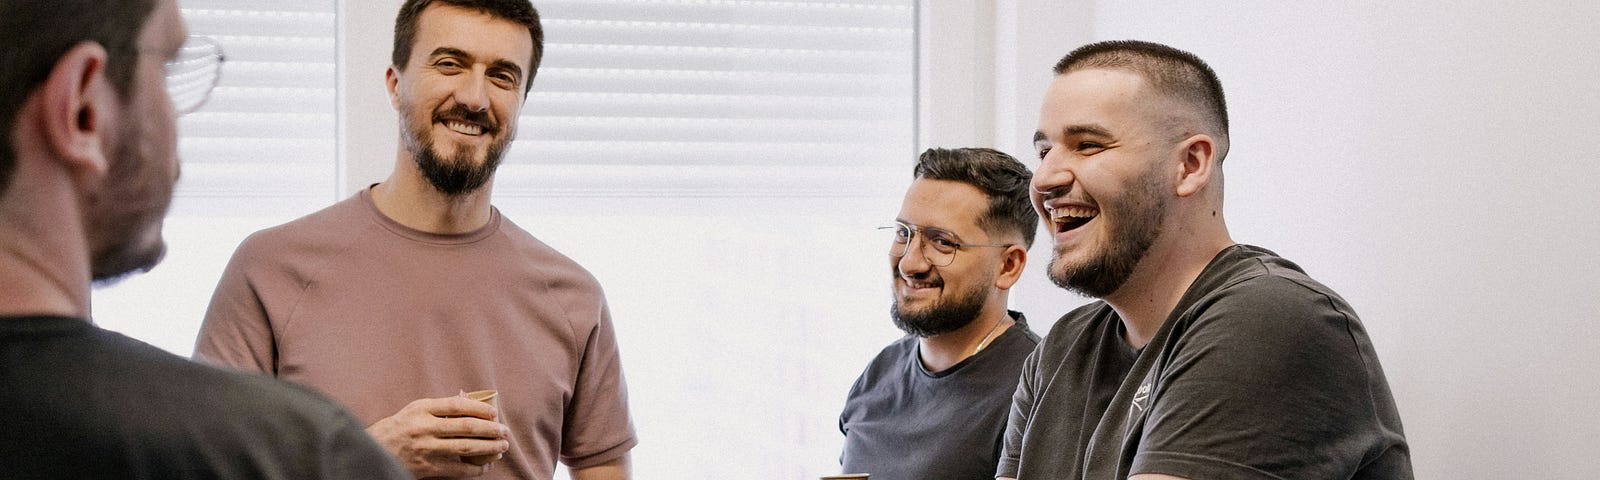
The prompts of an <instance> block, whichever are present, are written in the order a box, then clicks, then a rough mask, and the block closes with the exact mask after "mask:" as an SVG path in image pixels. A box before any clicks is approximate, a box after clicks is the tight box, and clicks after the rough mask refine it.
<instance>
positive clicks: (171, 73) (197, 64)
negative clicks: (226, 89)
mask: <svg viewBox="0 0 1600 480" xmlns="http://www.w3.org/2000/svg"><path fill="white" fill-rule="evenodd" d="M223 60H225V57H224V56H223V55H222V46H221V45H218V44H217V42H216V41H214V40H212V39H211V38H210V37H205V36H201V35H190V36H189V38H187V39H185V40H184V42H183V48H181V49H179V50H178V56H177V57H176V58H173V59H172V61H170V62H167V64H166V68H167V73H166V78H167V95H168V96H170V97H172V108H173V110H174V111H176V112H177V113H178V115H184V114H188V113H193V112H194V111H195V110H199V109H200V106H202V105H205V103H206V99H208V98H211V91H212V90H214V89H215V88H216V87H217V82H219V81H221V79H222V62H223Z"/></svg>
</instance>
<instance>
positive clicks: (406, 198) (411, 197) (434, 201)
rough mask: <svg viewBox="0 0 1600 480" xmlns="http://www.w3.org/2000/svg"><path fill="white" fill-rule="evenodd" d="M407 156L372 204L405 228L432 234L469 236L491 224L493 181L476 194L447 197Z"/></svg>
mask: <svg viewBox="0 0 1600 480" xmlns="http://www.w3.org/2000/svg"><path fill="white" fill-rule="evenodd" d="M407 155H408V154H407V153H406V152H404V151H402V152H401V159H400V160H399V161H398V162H396V165H395V169H394V172H393V173H391V174H389V178H388V179H387V180H384V182H383V183H381V184H378V185H377V186H376V187H373V188H372V202H373V203H374V204H376V205H377V206H378V211H379V212H383V214H384V215H385V216H387V217H389V218H391V219H394V221H396V222H400V224H401V225H405V226H407V227H410V228H413V229H416V230H420V231H424V232H428V233H439V234H457V233H467V232H472V231H475V230H478V229H480V228H483V226H484V225H487V224H488V223H489V219H490V218H491V216H492V212H491V210H490V203H489V197H490V192H491V191H492V190H493V189H494V181H493V180H491V181H489V183H487V184H484V186H483V187H480V188H478V189H477V190H475V191H472V192H468V193H465V194H462V195H457V196H450V195H445V194H444V193H443V192H440V191H439V190H438V189H436V188H433V185H432V184H430V183H428V180H427V179H426V178H423V176H422V172H421V171H420V170H418V169H417V166H416V163H415V162H413V161H412V160H411V158H410V157H409V156H407Z"/></svg>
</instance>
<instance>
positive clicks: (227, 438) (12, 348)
mask: <svg viewBox="0 0 1600 480" xmlns="http://www.w3.org/2000/svg"><path fill="white" fill-rule="evenodd" d="M0 385H3V386H4V387H3V388H0V411H4V412H5V413H4V414H3V415H0V477H4V478H8V479H34V478H37V479H58V478H72V479H196V480H199V479H283V480H299V479H351V478H362V479H409V478H411V475H409V474H407V473H406V472H405V470H403V469H401V468H400V465H399V464H397V463H395V461H394V460H393V459H392V458H391V457H389V455H388V454H387V453H385V452H384V451H383V449H382V448H380V447H379V446H378V444H377V443H375V442H373V441H372V439H371V438H370V437H368V436H367V434H366V432H365V431H364V430H363V429H362V427H361V425H360V424H358V423H356V420H355V418H354V417H351V416H350V414H348V413H345V411H344V410H343V409H341V408H339V407H338V406H336V405H334V404H333V403H332V402H330V401H328V400H325V399H323V398H321V397H320V396H318V395H316V394H315V393H312V392H311V391H309V390H306V389H304V388H300V387H295V386H291V385H288V384H285V383H281V382H278V381H276V380H272V379H270V378H266V377H262V376H258V375H249V374H244V373H237V372H226V371H222V370H219V369H216V368H212V367H207V366H204V365H200V364H196V363H193V362H190V361H189V360H186V359H184V358H183V357H179V356H176V355H172V354H169V353H167V352H164V351H162V350H160V349H157V348H155V347H152V346H150V345H147V344H145V343H143V342H140V341H138V340H134V339H131V338H128V337H125V336H123V335H120V334H117V333H114V332H109V331H106V330H102V329H100V328H98V327H95V326H94V325H92V324H90V323H89V322H88V321H85V320H82V319H74V318H63V317H0Z"/></svg>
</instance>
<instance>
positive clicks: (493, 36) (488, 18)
mask: <svg viewBox="0 0 1600 480" xmlns="http://www.w3.org/2000/svg"><path fill="white" fill-rule="evenodd" d="M413 42H414V44H413V45H412V53H411V54H412V55H413V56H416V55H422V56H430V55H433V54H435V53H436V52H438V51H440V49H454V50H456V51H459V52H465V53H467V54H469V55H472V56H474V57H481V58H479V60H484V61H507V62H511V63H512V64H514V65H516V66H517V67H518V68H521V69H522V71H523V72H527V70H528V61H529V58H530V57H532V56H533V38H532V37H531V36H530V34H529V33H528V28H527V27H525V26H523V25H521V24H518V23H517V22H513V21H511V20H508V19H505V18H500V17H496V16H493V15H490V14H488V13H486V12H480V11H477V10H473V9H468V8H462V7H457V6H454V5H450V4H443V3H435V4H432V5H429V6H428V7H427V8H424V9H423V10H422V13H421V14H420V15H418V16H417V36H416V40H414V41H413Z"/></svg>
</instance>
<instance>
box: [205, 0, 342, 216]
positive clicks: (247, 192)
mask: <svg viewBox="0 0 1600 480" xmlns="http://www.w3.org/2000/svg"><path fill="white" fill-rule="evenodd" d="M336 7H337V2H336V0H253V1H248V2H241V1H237V0H182V1H181V2H180V9H181V12H182V14H183V17H184V20H185V21H186V22H188V25H189V30H190V33H191V34H193V35H205V36H209V37H212V38H214V39H216V40H217V43H219V44H221V45H222V48H223V52H224V54H225V55H226V56H227V62H226V63H224V64H223V68H222V79H221V81H220V83H219V84H218V85H217V88H216V90H214V91H213V92H212V95H211V98H210V100H209V101H207V103H206V105H205V106H204V107H203V108H201V110H200V111H198V112H195V113H192V114H190V115H187V116H184V117H183V118H181V119H180V120H179V135H180V140H179V154H180V155H181V156H182V158H183V160H184V166H183V179H182V181H181V182H180V184H179V188H178V192H177V196H178V197H179V198H180V203H183V202H181V199H184V198H206V199H256V200H255V201H248V202H230V203H244V204H246V205H243V206H245V207H249V206H251V205H255V206H261V205H262V204H261V202H260V201H259V199H262V198H282V199H285V200H290V199H305V200H311V199H315V200H314V201H315V202H320V203H322V204H326V203H327V202H329V201H332V200H334V194H335V193H334V189H335V187H336V184H335V181H334V178H336V175H335V174H336V170H335V169H336V168H337V164H336V155H337V153H336V151H337V145H338V143H337V142H338V129H337V127H336V117H335V109H336V103H335V102H336V94H335V88H336V86H337V81H336V67H335V60H336V50H335V40H334V35H335V32H336V26H335V12H336ZM209 203H213V202H188V204H190V205H195V204H198V205H205V204H209ZM269 203H271V202H269ZM295 203H298V202H295ZM238 206H239V205H234V207H238Z"/></svg>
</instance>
